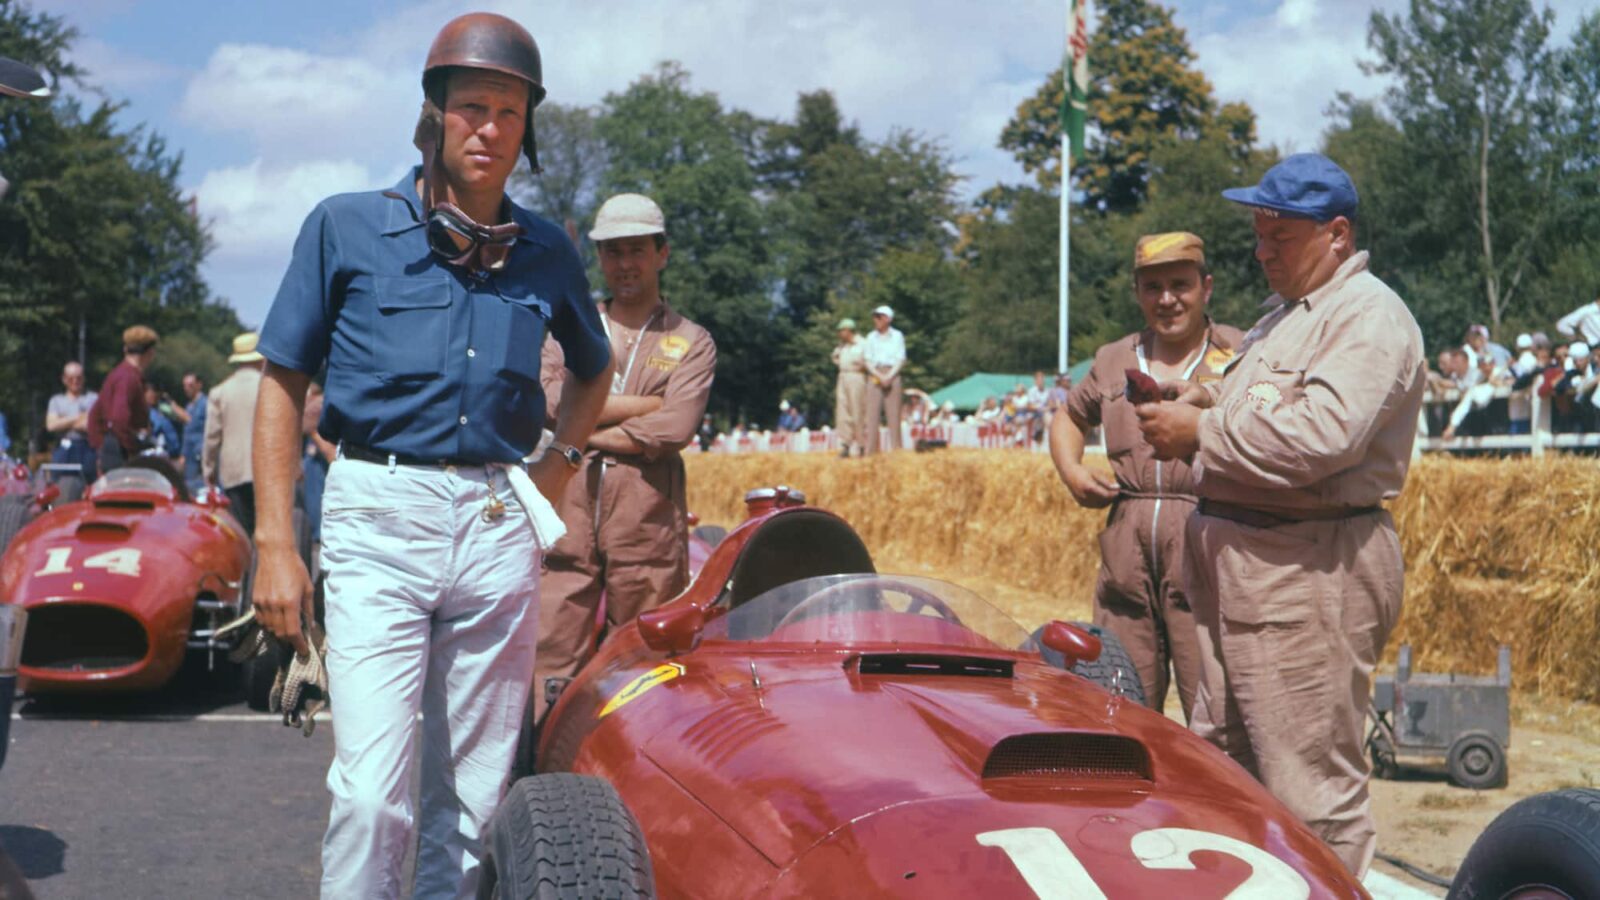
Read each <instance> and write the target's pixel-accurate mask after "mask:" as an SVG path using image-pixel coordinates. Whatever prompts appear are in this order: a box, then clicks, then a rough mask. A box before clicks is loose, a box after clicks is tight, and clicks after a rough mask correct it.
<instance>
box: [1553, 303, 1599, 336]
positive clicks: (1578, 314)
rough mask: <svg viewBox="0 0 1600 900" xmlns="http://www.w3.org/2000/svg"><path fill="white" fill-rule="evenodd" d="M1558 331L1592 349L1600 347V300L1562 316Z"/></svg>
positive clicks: (1557, 325)
mask: <svg viewBox="0 0 1600 900" xmlns="http://www.w3.org/2000/svg"><path fill="white" fill-rule="evenodd" d="M1556 330H1557V331H1559V332H1561V333H1562V334H1564V335H1566V336H1567V337H1570V338H1578V339H1580V340H1582V341H1584V342H1585V343H1587V344H1588V345H1589V346H1591V347H1594V346H1600V298H1596V299H1595V300H1594V302H1592V303H1585V304H1584V305H1582V306H1580V307H1578V308H1577V309H1575V310H1573V311H1572V312H1569V313H1567V314H1566V315H1564V316H1562V317H1561V321H1559V322H1557V323H1556Z"/></svg>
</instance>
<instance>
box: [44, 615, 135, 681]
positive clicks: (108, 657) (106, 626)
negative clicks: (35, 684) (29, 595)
mask: <svg viewBox="0 0 1600 900" xmlns="http://www.w3.org/2000/svg"><path fill="white" fill-rule="evenodd" d="M149 650H150V643H149V640H148V639H147V638H146V637H145V633H144V627H143V626H141V625H140V624H139V621H138V620H137V619H135V618H134V617H132V616H130V615H128V614H127V613H125V612H123V611H121V610H119V609H112V608H111V607H109V606H98V605H95V604H91V603H61V604H54V605H50V606H36V607H34V608H33V609H30V610H28V630H27V632H26V633H25V634H24V635H23V637H22V664H23V665H25V666H31V667H34V668H39V669H56V670H60V671H65V672H93V671H96V670H104V669H120V668H122V667H124V666H131V665H133V664H135V663H137V662H139V661H140V660H142V659H144V657H145V654H146V653H148V652H149Z"/></svg>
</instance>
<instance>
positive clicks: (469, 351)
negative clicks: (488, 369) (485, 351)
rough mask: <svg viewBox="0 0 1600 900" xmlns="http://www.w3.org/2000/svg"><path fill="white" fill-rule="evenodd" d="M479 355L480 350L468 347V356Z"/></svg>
mask: <svg viewBox="0 0 1600 900" xmlns="http://www.w3.org/2000/svg"><path fill="white" fill-rule="evenodd" d="M477 355H478V351H476V350H474V349H472V348H471V347H468V348H467V357H468V358H471V357H474V356H477Z"/></svg>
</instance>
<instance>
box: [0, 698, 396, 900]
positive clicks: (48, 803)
mask: <svg viewBox="0 0 1600 900" xmlns="http://www.w3.org/2000/svg"><path fill="white" fill-rule="evenodd" d="M332 756H333V732H332V729H331V727H330V726H329V723H327V722H326V721H323V720H322V719H321V717H319V722H318V725H317V728H316V730H315V732H314V733H313V734H312V736H311V737H310V738H306V737H305V736H303V735H302V734H301V733H300V730H299V729H297V728H287V727H284V725H283V724H282V722H281V720H280V719H279V718H278V717H276V716H270V715H266V714H264V713H255V712H252V711H250V710H249V709H248V708H246V707H245V705H244V704H243V703H242V702H240V701H239V700H238V699H237V697H236V696H233V695H229V694H221V693H207V692H206V691H204V690H203V689H199V688H196V687H195V686H194V685H192V684H184V685H179V686H177V687H175V688H173V689H169V690H165V691H163V692H161V693H159V694H155V695H150V696H145V697H139V698H124V699H100V700H95V701H77V702H67V701H63V700H55V701H51V702H44V701H42V700H27V699H24V700H22V701H20V702H19V703H18V704H17V705H16V707H15V710H14V715H13V720H12V722H11V747H10V751H9V753H8V754H7V757H6V763H5V769H4V771H0V847H4V849H5V851H6V853H7V854H9V855H10V856H11V858H12V859H13V861H14V862H15V863H16V865H17V867H18V868H19V869H20V870H21V871H22V874H23V876H24V877H25V878H26V879H27V881H28V885H29V887H30V888H31V889H32V891H33V892H34V894H35V895H36V896H37V897H38V898H40V900H51V898H89V897H125V898H143V897H150V898H171V897H228V896H232V897H275V898H290V897H315V896H316V894H317V883H318V879H319V877H320V872H321V864H320V862H319V859H318V848H319V845H320V842H321V839H322V832H323V829H324V828H325V827H326V825H327V821H328V794H327V791H326V789H325V788H324V787H323V778H324V777H325V776H326V774H327V770H328V763H329V761H330V760H331V759H332ZM408 868H409V867H408ZM407 875H408V878H409V871H408V873H407Z"/></svg>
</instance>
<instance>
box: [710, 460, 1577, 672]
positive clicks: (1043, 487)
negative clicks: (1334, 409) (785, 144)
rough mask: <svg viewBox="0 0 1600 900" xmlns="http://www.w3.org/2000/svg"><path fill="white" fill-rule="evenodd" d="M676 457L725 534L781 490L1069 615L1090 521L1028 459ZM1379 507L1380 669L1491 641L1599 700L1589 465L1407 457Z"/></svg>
mask: <svg viewBox="0 0 1600 900" xmlns="http://www.w3.org/2000/svg"><path fill="white" fill-rule="evenodd" d="M687 463H688V468H689V506H690V508H691V509H692V510H694V511H695V512H696V513H698V514H699V515H700V518H701V519H702V520H703V521H706V522H715V523H719V524H725V525H732V524H735V523H737V522H739V521H741V520H742V519H743V518H744V508H743V503H742V498H743V496H744V492H745V491H746V490H748V489H750V488H754V487H762V486H770V485H775V484H788V485H792V486H794V487H797V488H800V489H802V490H804V491H805V492H806V495H807V497H808V499H809V500H810V501H811V502H812V503H815V504H817V505H819V506H822V507H825V508H827V509H830V510H833V511H834V512H837V513H839V514H840V515H842V516H844V517H845V519H847V520H848V521H849V522H850V523H851V524H852V525H854V526H855V528H856V530H857V531H858V532H859V533H860V534H861V536H862V538H863V539H864V540H865V541H866V543H867V546H868V547H870V548H871V549H872V551H873V553H874V554H875V555H876V556H878V557H879V558H880V559H883V560H888V561H891V562H893V563H896V564H902V565H907V564H909V565H916V566H923V567H927V568H931V569H933V570H935V571H941V572H960V573H962V574H963V575H965V576H967V577H965V578H963V581H966V582H967V583H969V584H972V583H974V582H976V583H977V585H980V586H981V585H982V584H985V583H989V584H994V585H997V586H1004V587H1006V588H1008V589H1020V590H1022V591H1026V592H1029V594H1030V595H1033V596H1041V595H1042V596H1044V597H1053V598H1057V599H1058V601H1059V606H1057V604H1056V603H1047V602H1023V603H1021V604H1020V605H1019V604H1017V603H1013V605H1012V608H1010V609H1008V610H1007V611H1008V612H1010V613H1011V614H1012V616H1013V617H1014V618H1016V619H1017V620H1018V621H1019V622H1021V623H1023V624H1024V625H1026V626H1029V627H1032V626H1033V625H1036V624H1038V623H1039V622H1041V621H1043V620H1045V619H1047V618H1050V617H1052V616H1058V615H1065V614H1069V613H1070V614H1081V613H1079V611H1081V610H1082V609H1085V608H1087V606H1088V604H1089V602H1090V600H1091V598H1092V596H1093V593H1094V582H1095V574H1096V572H1097V571H1098V569H1099V564H1100V551H1099V545H1098V542H1097V541H1096V535H1097V534H1098V533H1099V531H1100V527H1101V524H1102V523H1103V521H1104V516H1105V514H1104V512H1100V511H1091V510H1083V509H1079V508H1078V507H1077V506H1076V505H1075V504H1073V502H1072V498H1071V497H1070V496H1069V495H1068V494H1067V491H1066V489H1065V488H1064V487H1062V486H1061V484H1060V482H1059V481H1058V480H1057V479H1056V476H1055V471H1054V469H1053V468H1052V467H1051V465H1050V461H1049V460H1048V459H1047V458H1046V457H1044V456H1043V455H1040V454H1031V453H1017V452H1014V451H978V450H970V451H958V450H951V451H945V452H941V453H933V454H916V455H914V454H910V453H901V454H887V455H883V456H878V457H873V458H870V459H864V460H839V459H835V458H832V457H825V456H822V455H820V454H817V455H811V454H750V455H729V456H724V455H720V454H719V455H708V456H691V457H688V458H687ZM1393 510H1394V515H1395V519H1396V522H1397V523H1398V524H1399V528H1400V538H1401V543H1402V545H1403V547H1404V549H1405V555H1406V561H1407V562H1406V605H1405V613H1404V615H1403V617H1402V619H1401V623H1400V628H1399V631H1398V632H1397V633H1396V635H1395V637H1394V639H1392V640H1391V642H1390V647H1389V657H1390V661H1391V664H1392V660H1393V657H1394V653H1395V652H1396V649H1397V648H1398V646H1399V644H1400V642H1402V641H1409V642H1410V643H1411V644H1412V645H1413V647H1414V648H1415V651H1416V654H1417V656H1416V666H1417V668H1418V669H1422V670H1428V671H1457V672H1466V673H1489V672H1492V671H1493V668H1494V656H1495V647H1496V646H1497V645H1498V644H1500V643H1509V644H1510V645H1511V646H1512V649H1513V655H1514V659H1515V670H1516V683H1517V685H1518V687H1521V688H1534V689H1537V690H1540V691H1543V692H1546V693H1551V694H1556V695H1560V696H1564V697H1570V698H1575V699H1583V700H1600V466H1596V464H1595V462H1594V461H1593V460H1592V459H1575V458H1566V457H1558V458H1547V459H1546V460H1542V461H1533V460H1527V459H1517V460H1492V461H1464V460H1451V459H1425V460H1423V461H1421V462H1419V463H1418V464H1417V465H1415V466H1414V467H1413V468H1412V471H1411V478H1410V480H1409V482H1408V484H1407V489H1406V492H1405V494H1404V495H1403V496H1402V497H1401V498H1400V499H1399V500H1398V501H1397V502H1396V503H1395V504H1394V506H1393ZM991 593H1000V592H991ZM1063 610H1065V611H1066V612H1063Z"/></svg>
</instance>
